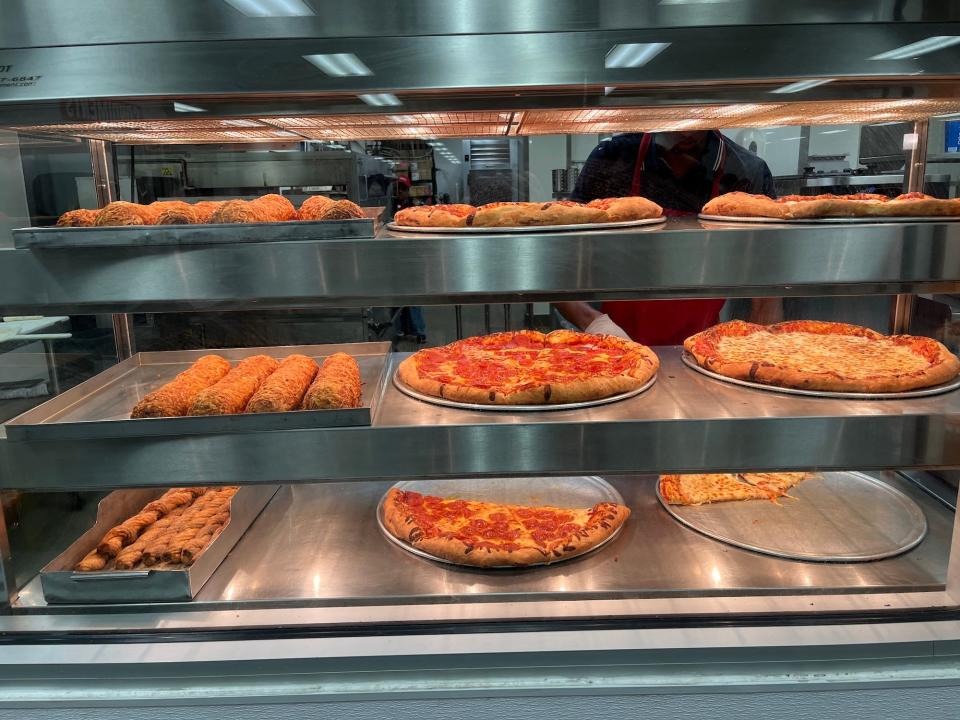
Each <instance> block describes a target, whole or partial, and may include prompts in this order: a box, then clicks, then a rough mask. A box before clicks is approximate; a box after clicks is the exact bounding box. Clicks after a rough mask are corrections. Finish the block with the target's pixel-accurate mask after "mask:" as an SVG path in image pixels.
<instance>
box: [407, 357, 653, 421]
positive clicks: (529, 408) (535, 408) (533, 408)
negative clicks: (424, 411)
mask: <svg viewBox="0 0 960 720" xmlns="http://www.w3.org/2000/svg"><path fill="white" fill-rule="evenodd" d="M656 381H657V375H656V374H654V376H653V377H652V378H650V379H649V380H647V381H646V382H645V383H644V384H643V385H641V386H640V387H638V388H636V389H634V390H629V391H627V392H624V393H619V394H617V395H611V396H610V397H607V398H600V399H599V400H584V401H583V402H574V403H556V404H552V405H551V404H543V405H484V404H481V403H465V402H457V401H456V400H447V399H446V398H440V397H435V396H433V395H425V394H424V393H421V392H417V391H416V390H414V389H413V388H411V387H410V386H409V385H407V384H406V383H404V382H403V380H401V379H400V368H399V366H398V367H397V369H396V370H395V371H394V373H393V384H394V386H395V387H396V388H397V390H399V391H400V392H402V393H403V394H404V395H409V396H410V397H412V398H414V399H416V400H421V401H423V402H428V403H433V404H434V405H443V406H444V407H452V408H459V409H461V410H490V411H492V412H543V411H544V410H579V409H580V408H588V407H594V406H596V405H608V404H610V403H615V402H620V401H621V400H626V399H627V398H632V397H634V396H635V395H639V394H640V393H642V392H643V391H644V390H649V389H650V388H651V387H652V386H653V384H654V383H655V382H656Z"/></svg>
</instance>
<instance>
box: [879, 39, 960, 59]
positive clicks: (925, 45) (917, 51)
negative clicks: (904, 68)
mask: <svg viewBox="0 0 960 720" xmlns="http://www.w3.org/2000/svg"><path fill="white" fill-rule="evenodd" d="M957 43H960V35H934V36H933V37H928V38H927V39H926V40H920V41H919V42H915V43H910V44H909V45H904V46H903V47H898V48H894V49H893V50H887V52H884V53H880V54H879V55H874V56H873V57H871V58H870V59H871V60H907V59H909V58H915V57H918V56H920V55H926V54H927V53H932V52H936V51H937V50H943V49H944V48H948V47H950V46H951V45H956V44H957Z"/></svg>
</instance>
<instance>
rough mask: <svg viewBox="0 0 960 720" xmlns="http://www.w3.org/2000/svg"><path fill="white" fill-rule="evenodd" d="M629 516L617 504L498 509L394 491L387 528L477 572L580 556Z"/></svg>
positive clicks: (389, 501) (387, 503)
mask: <svg viewBox="0 0 960 720" xmlns="http://www.w3.org/2000/svg"><path fill="white" fill-rule="evenodd" d="M629 515H630V510H629V508H627V507H625V506H623V505H618V504H616V503H609V502H604V503H598V504H596V505H594V506H593V507H592V508H558V507H548V506H543V507H533V506H524V505H500V504H496V503H488V502H478V501H474V500H458V499H453V498H441V497H436V496H433V495H421V494H420V493H416V492H410V491H407V490H399V489H397V488H391V489H390V491H389V492H388V493H387V497H386V498H385V500H384V503H383V523H384V526H385V527H386V529H387V530H388V531H389V532H390V534H391V535H393V536H394V537H396V538H398V539H399V540H401V541H403V542H404V543H407V544H409V545H411V546H413V547H416V548H418V549H420V550H423V551H424V552H426V553H428V554H430V555H433V556H435V557H438V558H442V559H444V560H449V561H450V562H454V563H458V564H461V565H475V566H478V567H497V566H509V565H540V564H545V563H551V562H557V561H558V560H566V559H568V558H571V557H575V556H577V555H582V554H583V553H585V552H588V551H589V550H592V549H593V548H595V547H597V545H600V544H601V543H603V542H604V541H605V540H607V539H608V538H610V536H611V535H613V534H614V533H615V532H617V530H619V529H620V526H621V525H623V523H624V522H626V520H627V517H629Z"/></svg>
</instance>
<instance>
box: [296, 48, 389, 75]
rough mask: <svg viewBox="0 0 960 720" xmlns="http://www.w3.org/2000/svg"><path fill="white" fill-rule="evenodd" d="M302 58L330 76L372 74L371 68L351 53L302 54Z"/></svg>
mask: <svg viewBox="0 0 960 720" xmlns="http://www.w3.org/2000/svg"><path fill="white" fill-rule="evenodd" d="M303 59H304V60H306V61H307V62H308V63H310V64H311V65H315V66H316V67H318V68H320V69H321V70H323V71H324V72H325V73H326V74H327V75H330V76H331V77H359V76H361V75H373V70H371V69H370V68H368V67H367V66H366V65H364V64H363V61H362V60H361V59H360V58H358V57H357V56H356V55H354V54H353V53H332V54H329V55H304V56H303Z"/></svg>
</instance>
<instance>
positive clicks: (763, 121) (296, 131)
mask: <svg viewBox="0 0 960 720" xmlns="http://www.w3.org/2000/svg"><path fill="white" fill-rule="evenodd" d="M957 112H960V99H932V100H931V99H907V100H868V101H855V102H853V101H816V102H771V103H739V104H726V105H718V104H711V105H674V106H652V107H632V108H587V109H577V110H527V111H517V112H514V111H476V112H471V111H457V112H449V113H441V112H419V113H400V112H393V113H382V114H380V113H378V114H368V115H357V114H354V115H324V116H317V115H309V116H307V115H305V116H281V117H257V118H202V119H197V118H190V119H184V120H143V121H136V120H124V121H118V122H94V123H73V124H57V125H29V126H18V127H14V128H13V129H14V130H17V131H19V132H24V133H31V134H43V135H56V136H71V137H86V138H96V139H101V140H110V141H113V142H117V143H124V144H133V145H148V144H162V143H243V142H267V141H279V140H284V139H289V140H297V139H304V138H305V139H310V140H389V139H414V138H433V137H437V138H440V137H473V138H477V137H497V136H507V135H545V134H557V133H572V134H576V133H594V134H595V133H604V134H606V133H617V132H639V131H651V130H683V129H691V130H696V129H710V128H718V127H770V126H775V125H834V124H840V123H870V122H889V121H894V120H902V121H909V120H915V119H919V118H927V117H931V116H934V115H943V114H947V113H957Z"/></svg>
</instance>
